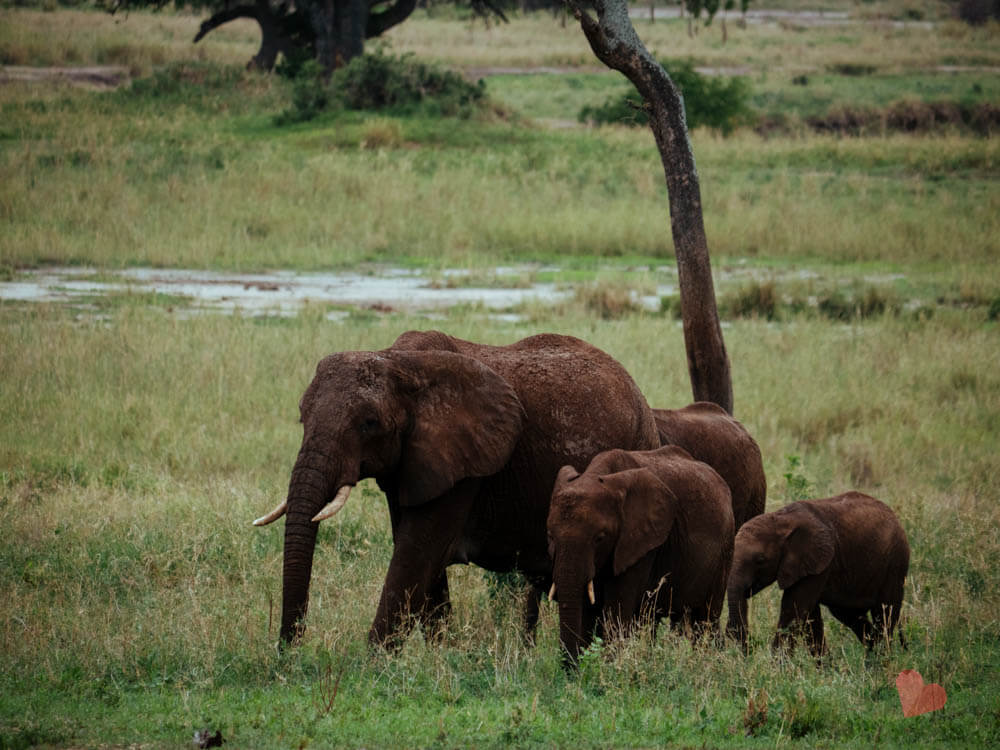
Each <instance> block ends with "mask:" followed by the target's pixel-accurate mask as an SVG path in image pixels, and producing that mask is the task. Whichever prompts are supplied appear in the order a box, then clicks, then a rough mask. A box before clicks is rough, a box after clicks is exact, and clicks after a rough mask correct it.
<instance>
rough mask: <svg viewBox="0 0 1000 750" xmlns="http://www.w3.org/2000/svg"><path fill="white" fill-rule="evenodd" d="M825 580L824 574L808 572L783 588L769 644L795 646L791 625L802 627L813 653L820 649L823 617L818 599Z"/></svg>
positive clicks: (776, 646)
mask: <svg viewBox="0 0 1000 750" xmlns="http://www.w3.org/2000/svg"><path fill="white" fill-rule="evenodd" d="M825 583H826V578H825V576H823V577H821V576H809V577H807V578H804V579H802V580H800V581H798V582H797V583H795V584H793V585H791V586H789V587H788V588H787V589H785V592H784V593H783V594H782V595H781V614H780V616H779V617H778V631H777V633H775V635H774V640H773V641H772V642H771V646H772V647H773V648H780V647H782V646H785V645H787V646H788V647H789V648H794V646H795V632H794V630H795V628H796V627H804V628H805V629H806V635H807V637H808V639H809V647H810V650H811V651H813V653H816V649H817V648H819V649H822V644H823V617H822V615H821V614H820V611H819V600H820V597H821V595H822V591H823V587H824V585H825Z"/></svg>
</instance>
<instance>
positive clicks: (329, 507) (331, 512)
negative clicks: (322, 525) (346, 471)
mask: <svg viewBox="0 0 1000 750" xmlns="http://www.w3.org/2000/svg"><path fill="white" fill-rule="evenodd" d="M351 489H352V487H351V485H349V484H345V485H344V486H343V487H341V488H340V489H339V490H337V495H336V497H334V498H333V500H331V501H330V502H328V503H327V504H326V507H325V508H323V510H321V511H320V512H319V513H317V514H316V515H315V516H313V518H312V520H313V522H314V523H319V522H320V521H325V520H326V519H328V518H329V517H330V516H335V515H336V514H337V513H338V512H339V511H340V509H341V508H343V507H344V503H346V502H347V498H348V497H350V496H351Z"/></svg>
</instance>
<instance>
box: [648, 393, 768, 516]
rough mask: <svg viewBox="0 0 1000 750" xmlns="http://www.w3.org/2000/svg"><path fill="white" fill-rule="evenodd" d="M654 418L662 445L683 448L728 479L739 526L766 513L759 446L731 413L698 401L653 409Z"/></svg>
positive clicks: (717, 406) (727, 482) (765, 483)
mask: <svg viewBox="0 0 1000 750" xmlns="http://www.w3.org/2000/svg"><path fill="white" fill-rule="evenodd" d="M653 418H654V419H655V420H656V430H657V432H658V433H659V435H660V445H676V446H678V447H679V448H683V449H684V450H686V451H687V452H688V453H690V454H691V457H692V458H695V459H697V460H698V461H704V462H705V463H706V464H708V465H709V466H711V467H712V468H713V469H715V470H716V471H717V472H719V476H721V477H722V478H723V479H725V480H726V484H728V485H729V491H730V492H731V493H732V494H733V520H734V521H735V523H736V528H737V529H739V528H740V526H742V525H743V524H744V523H746V522H747V521H748V520H749V519H751V518H753V517H754V516H758V515H760V514H761V513H763V512H764V504H765V502H766V501H767V477H766V476H765V474H764V461H763V459H762V458H761V455H760V446H758V445H757V441H756V440H754V439H753V437H751V435H750V433H749V432H747V430H746V428H745V427H744V426H743V425H742V424H740V423H739V422H737V421H736V420H735V419H733V418H732V417H731V416H730V415H729V412H727V411H726V410H725V409H723V408H722V407H721V406H719V405H718V404H713V403H711V402H710V401H696V402H695V403H693V404H689V405H687V406H685V407H684V408H683V409H653Z"/></svg>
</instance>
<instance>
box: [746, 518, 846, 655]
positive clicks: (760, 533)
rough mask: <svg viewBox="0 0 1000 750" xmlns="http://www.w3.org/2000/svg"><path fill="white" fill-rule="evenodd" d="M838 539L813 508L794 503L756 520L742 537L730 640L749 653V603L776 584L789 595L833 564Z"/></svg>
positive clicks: (747, 523)
mask: <svg viewBox="0 0 1000 750" xmlns="http://www.w3.org/2000/svg"><path fill="white" fill-rule="evenodd" d="M835 546H836V533H835V532H834V530H833V528H832V527H831V526H830V524H829V523H828V522H827V521H825V520H824V519H823V518H821V517H820V516H818V515H817V514H816V513H815V512H814V511H813V510H811V509H810V508H809V506H808V505H806V504H804V503H793V504H791V505H787V506H785V507H784V508H782V509H780V510H778V511H775V512H774V513H767V514H765V515H762V516H757V517H755V518H751V519H750V520H749V521H747V522H746V523H745V524H743V526H741V527H740V530H739V531H738V532H737V534H736V543H735V549H734V553H733V566H732V569H731V570H730V573H729V582H728V588H727V596H728V598H729V623H728V625H727V626H726V630H727V631H728V633H729V635H730V636H732V637H734V638H735V639H736V640H737V641H739V642H740V643H741V644H742V645H743V648H744V649H745V648H747V645H748V634H747V604H748V599H749V598H750V597H752V596H753V595H754V594H756V593H757V592H759V591H761V590H762V589H765V588H767V587H768V586H770V585H771V584H772V583H774V582H775V581H777V582H778V586H779V587H780V588H781V589H782V590H785V589H787V588H788V587H789V586H792V585H794V584H795V583H797V582H798V581H800V580H801V579H803V578H805V577H806V576H816V575H820V574H822V573H824V572H825V571H826V570H827V569H828V568H829V567H830V564H831V563H832V562H833V558H834V550H835Z"/></svg>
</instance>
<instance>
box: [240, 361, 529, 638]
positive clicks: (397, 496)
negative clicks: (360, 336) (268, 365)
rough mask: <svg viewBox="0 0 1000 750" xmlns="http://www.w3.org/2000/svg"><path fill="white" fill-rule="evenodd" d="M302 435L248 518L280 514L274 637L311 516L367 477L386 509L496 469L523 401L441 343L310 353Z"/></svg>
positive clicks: (292, 591)
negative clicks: (277, 480)
mask: <svg viewBox="0 0 1000 750" xmlns="http://www.w3.org/2000/svg"><path fill="white" fill-rule="evenodd" d="M299 412H300V418H301V422H302V426H303V437H302V445H301V448H300V450H299V454H298V458H297V459H296V461H295V465H294V468H293V469H292V474H291V479H290V481H289V487H288V496H287V499H286V500H285V501H284V502H282V503H281V504H280V505H279V506H278V507H277V508H275V509H274V510H273V511H272V512H271V513H269V514H267V515H266V516H263V517H262V518H259V519H257V520H256V521H254V524H255V525H264V524H267V523H271V522H272V521H274V520H276V519H278V518H280V517H281V516H282V515H285V516H286V520H285V546H284V571H283V581H282V587H283V592H282V593H283V596H282V613H281V639H282V641H283V642H286V643H287V642H290V641H292V640H293V639H294V638H295V637H296V636H297V635H298V634H299V633H300V632H301V627H302V625H301V622H300V621H301V620H302V618H303V617H304V616H305V614H306V609H307V606H308V596H309V581H310V577H311V574H312V560H313V551H314V548H315V544H316V531H317V527H318V522H319V521H321V520H323V519H325V518H329V517H330V516H332V515H333V514H334V513H336V512H337V511H339V510H340V509H341V508H342V507H343V506H344V504H345V503H346V502H347V499H348V496H349V494H350V491H351V488H352V487H353V486H354V485H356V484H357V482H358V481H359V480H361V479H363V478H367V477H375V478H376V479H377V480H378V481H379V484H380V486H381V487H383V489H386V488H392V489H391V491H390V490H387V491H390V512H393V504H394V503H395V504H396V506H397V508H407V507H414V506H418V505H421V504H424V503H427V502H428V501H430V500H432V499H433V498H435V497H438V496H439V495H441V494H442V493H444V492H446V491H447V490H449V489H450V488H451V487H453V486H454V485H455V484H456V483H458V482H459V481H461V480H462V479H465V478H468V477H483V476H488V475H490V474H494V473H496V472H497V471H499V470H500V469H501V468H502V467H503V466H504V465H505V464H506V463H507V461H508V460H509V458H510V456H511V453H512V451H513V450H514V447H515V445H516V443H517V441H518V439H519V436H520V434H521V426H522V422H523V410H522V408H521V404H520V402H519V401H518V398H517V395H516V394H515V392H514V390H513V389H512V388H511V387H510V385H509V384H508V383H507V382H506V381H505V380H504V379H503V378H501V377H500V376H499V375H498V374H497V373H496V372H494V371H493V370H491V369H490V368H489V367H487V366H486V365H483V364H482V363H480V362H478V361H476V360H474V359H472V358H470V357H466V356H463V355H461V354H457V353H453V352H445V351H396V350H393V349H386V350H383V351H377V352H341V353H338V354H333V355H331V356H328V357H326V358H324V359H323V360H321V361H320V363H319V365H318V366H317V367H316V374H315V376H314V377H313V379H312V382H311V383H310V384H309V386H308V388H306V391H305V393H304V395H303V396H302V399H301V401H300V403H299Z"/></svg>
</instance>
